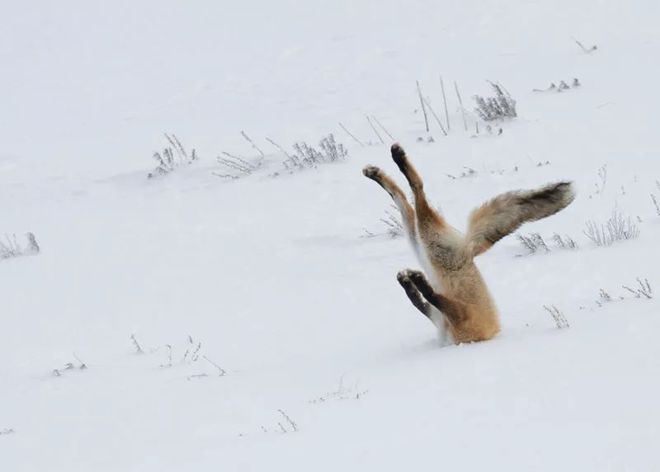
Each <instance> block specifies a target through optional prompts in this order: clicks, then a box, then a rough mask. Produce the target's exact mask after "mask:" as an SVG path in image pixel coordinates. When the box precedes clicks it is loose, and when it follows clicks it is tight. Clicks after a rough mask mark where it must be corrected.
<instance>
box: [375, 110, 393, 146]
mask: <svg viewBox="0 0 660 472" xmlns="http://www.w3.org/2000/svg"><path fill="white" fill-rule="evenodd" d="M371 119H372V120H374V121H375V122H376V124H377V125H378V126H379V127H380V129H382V130H383V131H384V132H385V134H386V135H388V136H389V137H390V139H391V140H392V141H395V139H394V136H392V135H391V134H390V132H389V131H387V129H385V127H384V126H383V125H382V124H381V122H380V121H378V118H376V117H375V116H372V117H371Z"/></svg>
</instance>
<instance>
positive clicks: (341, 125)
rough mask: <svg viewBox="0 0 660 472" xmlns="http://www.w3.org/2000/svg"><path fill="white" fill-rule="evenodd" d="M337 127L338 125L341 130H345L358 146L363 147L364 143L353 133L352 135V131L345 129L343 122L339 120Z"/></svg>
mask: <svg viewBox="0 0 660 472" xmlns="http://www.w3.org/2000/svg"><path fill="white" fill-rule="evenodd" d="M339 127H340V128H341V129H343V130H344V131H345V132H346V134H347V135H349V136H350V137H351V138H353V140H354V141H355V142H356V143H358V144H359V145H360V146H362V147H364V144H362V141H360V140H359V139H358V138H356V137H355V135H354V134H353V133H351V132H350V131H349V130H348V129H346V126H344V125H343V124H341V122H340V123H339Z"/></svg>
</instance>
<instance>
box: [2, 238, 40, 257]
mask: <svg viewBox="0 0 660 472" xmlns="http://www.w3.org/2000/svg"><path fill="white" fill-rule="evenodd" d="M25 237H26V238H27V244H26V245H25V246H23V245H21V244H20V243H19V242H18V239H17V238H16V235H15V234H12V235H11V236H9V235H8V234H6V235H5V237H4V240H3V239H1V238H0V259H9V258H12V257H19V256H29V255H33V254H38V253H39V250H40V248H39V244H38V243H37V238H36V237H35V236H34V234H33V233H27V234H26V235H25Z"/></svg>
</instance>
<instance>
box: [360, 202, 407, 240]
mask: <svg viewBox="0 0 660 472" xmlns="http://www.w3.org/2000/svg"><path fill="white" fill-rule="evenodd" d="M394 208H395V209H396V207H394ZM397 211H398V210H397ZM385 215H386V216H385V218H381V219H380V221H381V222H382V223H383V224H384V225H385V231H383V232H377V233H374V232H372V231H369V230H367V229H365V230H364V232H365V234H364V237H366V238H374V237H376V236H379V235H387V236H389V237H390V238H392V239H395V238H399V237H401V236H403V234H404V230H403V224H402V223H401V218H400V217H399V215H398V214H395V213H393V212H391V211H389V210H386V211H385Z"/></svg>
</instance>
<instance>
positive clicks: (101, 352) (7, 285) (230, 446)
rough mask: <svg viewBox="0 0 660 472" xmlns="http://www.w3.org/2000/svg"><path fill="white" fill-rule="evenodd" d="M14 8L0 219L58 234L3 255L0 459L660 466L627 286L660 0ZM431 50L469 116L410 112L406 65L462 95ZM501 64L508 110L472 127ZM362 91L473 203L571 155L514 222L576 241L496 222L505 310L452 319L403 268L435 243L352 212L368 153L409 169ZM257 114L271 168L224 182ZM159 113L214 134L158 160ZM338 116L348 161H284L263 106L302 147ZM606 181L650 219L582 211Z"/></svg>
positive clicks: (380, 208)
mask: <svg viewBox="0 0 660 472" xmlns="http://www.w3.org/2000/svg"><path fill="white" fill-rule="evenodd" d="M2 17H3V27H2V28H1V29H0V62H1V63H2V65H3V73H2V74H0V90H2V91H3V94H2V95H3V99H2V106H1V107H0V135H1V136H2V141H1V142H2V146H0V209H1V213H0V237H2V236H3V235H4V234H10V235H11V234H14V233H16V235H17V238H19V240H21V238H23V235H24V234H25V233H27V232H29V231H30V232H33V233H34V234H35V236H36V238H37V241H38V242H39V244H40V247H41V252H40V253H39V254H37V255H30V256H24V257H16V258H10V259H4V260H0V323H1V326H2V329H1V330H0V359H2V362H0V470H7V471H67V472H70V471H77V470H80V471H91V470H93V471H152V470H153V471H156V470H158V471H164V470H167V471H169V470H172V471H174V470H182V469H184V468H185V469H189V470H197V471H206V470H214V471H216V470H223V471H225V470H226V471H262V470H287V471H326V470H327V471H337V470H379V471H381V472H384V471H401V470H415V469H425V470H426V469H438V470H442V469H447V470H483V469H489V470H539V471H556V470H575V471H586V470H599V471H650V470H657V469H660V459H659V457H658V452H657V442H658V438H659V437H660V426H659V424H660V408H658V401H657V399H658V395H659V394H660V381H659V380H658V372H659V371H660V343H659V342H658V340H657V339H656V333H657V331H658V329H659V328H660V318H659V315H660V314H659V313H658V301H657V295H656V297H655V298H652V299H650V300H647V299H645V298H644V297H642V298H635V297H634V296H633V295H632V294H631V293H629V292H628V291H627V290H625V289H624V288H623V287H622V286H623V285H625V286H629V287H631V288H632V287H635V286H636V285H637V282H636V278H637V277H639V278H641V279H648V281H649V283H650V285H651V287H652V288H653V289H656V290H660V270H659V269H658V252H657V249H656V244H657V241H658V238H659V236H660V215H658V214H657V213H656V210H655V207H654V206H653V202H652V201H651V197H650V195H651V194H652V193H653V194H655V195H656V197H657V198H660V184H658V183H657V182H658V180H660V163H659V162H658V156H659V152H660V133H659V132H658V118H657V117H658V104H659V103H660V101H659V98H660V93H659V91H658V84H659V83H660V67H658V65H657V60H656V58H657V57H658V54H659V53H660V30H658V28H657V19H658V18H660V6H659V4H658V3H657V2H652V1H649V0H645V1H642V0H641V1H637V2H629V3H628V4H626V5H625V7H624V6H622V5H621V4H619V3H617V2H602V1H596V0H593V1H577V2H576V1H564V0H560V1H555V2H528V1H523V0H510V1H508V2H499V1H492V0H489V1H486V0H482V1H475V0H467V1H462V2H448V1H444V0H443V1H438V0H435V1H430V0H408V1H406V2H401V1H393V0H384V1H380V2H370V1H367V0H338V1H336V2H332V3H329V2H320V1H316V2H314V1H309V2H298V1H294V0H281V1H278V2H266V1H256V0H252V1H244V2H212V1H199V2H177V1H170V0H168V1H160V2H156V1H153V0H142V1H139V2H128V1H126V2H123V1H117V2H105V3H98V2H83V1H79V0H71V1H64V2H57V3H54V2H46V1H34V2H14V3H13V4H7V5H4V6H3V14H2ZM572 38H576V39H578V40H579V41H580V42H582V43H583V44H584V45H585V46H586V47H590V46H591V45H594V44H595V45H597V46H598V48H597V50H596V51H594V52H592V53H589V54H587V53H584V52H583V51H582V50H581V49H580V48H579V47H578V45H577V44H576V43H575V42H574V40H573V39H572ZM440 75H442V77H443V80H444V83H445V88H446V92H447V98H448V100H449V111H450V118H451V132H450V135H449V136H447V137H445V136H443V135H442V133H441V132H440V130H439V129H438V127H437V125H436V123H435V121H433V120H432V121H431V132H430V134H431V135H432V136H433V138H434V139H435V142H434V143H426V142H422V143H419V142H417V138H418V137H420V136H421V137H424V138H426V137H427V136H428V134H427V133H426V132H425V130H424V123H423V118H422V116H421V112H419V111H418V110H417V109H418V108H419V101H418V97H417V90H416V85H415V82H416V81H417V80H419V81H420V83H421V86H422V90H423V92H424V94H425V95H427V96H428V97H429V100H430V102H431V104H432V105H433V107H434V109H435V111H436V112H437V113H438V115H440V117H441V118H442V119H444V107H443V106H442V95H441V92H440V82H439V76H440ZM574 77H577V78H579V80H580V82H581V83H582V85H581V87H579V88H575V89H571V90H567V91H564V92H561V93H557V92H544V93H535V92H532V89H534V88H545V87H547V86H548V85H549V84H550V82H554V83H556V84H558V83H559V81H560V80H565V81H567V82H568V83H570V81H571V80H572V79H573V78H574ZM486 80H492V81H497V82H500V83H502V84H503V85H504V86H505V87H506V88H507V89H508V90H509V91H510V92H511V94H512V96H513V97H514V98H515V99H516V100H517V102H518V115H519V117H518V118H517V119H515V120H512V121H507V122H504V123H502V124H501V125H496V126H501V127H502V128H503V133H502V135H501V136H496V135H489V134H488V133H487V132H486V131H485V124H484V123H481V124H480V127H481V133H480V135H479V136H478V137H474V138H472V137H471V136H472V135H473V134H474V118H473V116H474V114H473V113H471V112H472V108H473V101H472V99H471V96H472V95H474V94H480V95H490V94H491V90H490V88H489V85H488V83H487V82H486ZM454 81H456V82H457V83H458V85H459V87H460V89H461V93H462V96H463V101H464V103H465V104H466V108H468V110H469V111H470V118H469V120H470V131H469V132H467V133H466V132H465V131H464V130H463V124H462V118H461V113H460V109H459V107H458V102H457V100H456V98H455V94H454V89H453V82H454ZM365 115H370V116H375V117H377V118H378V120H379V121H380V122H381V123H383V125H384V126H385V127H386V128H387V129H388V131H390V132H391V133H392V134H393V135H394V137H395V138H396V139H397V140H399V141H400V142H401V144H402V145H403V147H404V148H405V149H406V150H407V151H408V154H409V155H410V157H411V159H412V161H413V163H414V164H415V165H416V166H417V167H418V169H419V171H420V173H421V175H422V176H423V177H424V179H425V185H426V189H427V193H428V195H429V197H430V198H431V200H432V201H433V202H434V203H436V204H438V205H439V206H440V207H441V208H442V211H443V214H444V215H445V216H446V217H447V219H448V220H449V222H450V223H452V224H453V225H455V226H457V227H458V228H460V229H464V228H465V224H466V219H467V215H468V213H469V211H470V210H471V209H472V208H473V207H475V206H476V205H478V204H480V203H481V202H483V201H484V200H486V199H488V198H490V197H492V196H495V195H496V194H498V193H500V192H503V191H507V190H512V189H518V188H533V187H535V186H538V185H541V184H544V183H546V182H550V181H555V180H559V179H569V180H573V181H574V182H575V184H576V187H577V191H578V196H577V199H576V201H575V202H574V203H573V204H572V205H571V206H570V207H568V208H567V209H566V210H564V211H562V212H561V213H559V214H557V215H555V216H552V217H550V218H548V219H545V220H542V221H539V222H536V223H533V224H529V225H526V226H524V227H523V228H521V230H520V233H522V234H529V233H531V232H538V233H540V234H541V235H542V236H543V237H544V238H545V240H546V241H548V242H550V241H551V237H552V235H553V233H560V234H561V235H565V234H567V235H569V236H571V237H572V238H573V239H575V240H576V241H577V242H578V244H579V248H578V249H577V250H559V249H555V248H554V246H553V245H551V247H552V251H551V252H550V253H547V254H545V253H538V254H534V255H529V256H523V257H516V256H518V255H521V254H525V250H524V248H523V247H522V245H521V244H520V243H519V242H518V241H517V240H516V238H515V236H510V237H508V238H506V239H504V240H502V241H500V242H499V243H498V244H497V245H496V246H495V247H493V248H492V249H491V250H490V251H489V252H487V253H486V254H484V255H482V256H480V257H479V259H478V266H479V268H480V269H481V271H482V273H483V276H484V278H485V279H486V281H487V282H488V284H489V288H490V290H491V293H492V294H493V296H494V298H495V300H496V302H497V305H498V307H499V309H500V312H501V322H502V332H501V334H500V335H499V336H498V337H497V338H496V339H494V340H491V341H488V342H483V343H477V344H471V345H458V346H448V347H442V348H441V347H440V346H439V342H438V339H437V337H436V332H435V329H434V327H433V325H432V324H431V323H429V321H428V320H426V319H424V317H423V316H422V315H420V314H419V313H418V312H416V310H415V309H414V308H413V307H412V305H411V304H410V302H409V301H408V300H407V298H406V297H405V294H404V293H403V291H402V290H401V288H400V287H399V286H398V284H397V282H396V273H397V272H398V271H399V270H401V269H404V268H407V267H412V268H417V267H418V263H417V262H416V260H415V257H414V255H413V253H412V251H411V249H410V247H409V245H408V244H407V242H406V241H405V239H404V238H398V239H390V238H389V237H387V236H384V235H383V236H377V237H373V238H365V237H363V235H364V234H365V233H364V229H367V230H369V231H372V232H384V231H385V230H386V227H385V225H384V224H383V223H381V222H380V221H379V219H380V218H381V217H384V216H385V211H386V210H387V209H389V208H390V205H391V200H390V199H389V197H388V195H387V194H386V193H385V192H384V191H383V190H382V189H380V188H379V187H378V186H377V185H375V184H374V183H373V182H370V181H368V180H367V179H365V178H364V176H362V173H361V169H362V167H363V166H364V165H366V164H374V165H378V166H380V167H382V168H383V169H384V170H385V171H386V172H388V173H389V174H390V175H392V176H393V177H394V178H395V179H396V180H397V181H398V182H400V183H401V185H403V184H404V182H405V180H404V179H403V177H402V176H401V175H400V173H399V172H398V171H397V170H396V166H394V165H393V163H392V162H391V159H390V157H389V149H388V146H387V144H389V139H388V141H387V142H386V144H380V142H379V141H378V139H377V138H376V136H375V135H374V134H373V132H372V131H371V129H370V127H369V124H368V123H367V121H366V118H365ZM338 122H342V123H343V124H344V125H345V126H346V127H347V128H348V129H349V130H350V131H351V132H353V133H354V134H355V135H357V136H358V137H359V138H360V139H361V140H362V141H364V142H372V143H373V145H368V146H365V147H360V146H359V145H357V144H356V143H355V142H354V141H353V140H352V139H351V138H350V137H349V136H347V135H346V134H345V133H344V132H343V131H342V130H341V128H340V127H339V126H338ZM241 130H244V131H245V132H246V133H247V134H248V135H249V136H250V137H251V138H252V139H253V140H254V141H255V143H257V145H258V146H259V147H260V148H261V149H263V150H264V152H266V154H267V156H266V160H267V168H266V169H263V170H261V171H259V172H257V173H255V174H254V175H251V176H248V177H246V178H243V179H239V180H235V181H226V180H223V179H221V178H219V177H217V176H215V175H213V172H217V171H218V170H219V169H218V167H217V165H216V161H215V157H216V156H218V155H220V154H221V152H222V151H226V152H230V153H232V154H238V155H242V156H244V157H246V158H249V159H254V158H256V157H257V153H256V152H255V151H254V150H253V149H252V148H251V146H250V145H249V144H248V143H247V142H246V141H245V140H244V139H243V138H242V136H241V134H240V131H241ZM163 132H167V133H175V134H176V135H177V136H178V137H179V139H180V140H181V141H182V142H183V144H184V146H186V147H187V148H193V147H194V148H195V149H196V150H197V152H198V154H199V156H200V159H199V161H198V162H196V163H193V164H191V165H190V166H183V167H181V168H179V169H177V170H176V171H174V172H172V173H171V174H169V175H167V176H164V177H162V178H157V179H147V178H146V176H147V174H148V173H149V172H150V171H152V170H153V168H154V166H155V164H154V162H153V161H152V160H151V159H150V158H151V155H152V154H153V152H154V151H157V150H161V149H162V148H163V147H164V146H165V145H166V142H165V139H164V138H163V134H162V133H163ZM329 133H333V134H334V135H335V137H336V139H337V140H338V141H339V142H341V143H343V144H344V145H345V146H346V147H347V148H348V150H349V157H348V159H347V160H346V161H345V162H341V163H335V164H327V165H322V166H319V167H318V168H317V169H311V170H307V171H304V172H300V173H295V174H293V175H289V174H286V173H282V175H280V176H279V177H276V178H271V177H269V175H270V174H272V173H273V172H276V171H281V170H282V169H281V167H280V162H281V161H282V160H283V159H284V156H283V155H282V154H281V153H280V152H278V151H277V149H275V148H274V147H273V146H272V145H270V144H269V143H268V142H267V141H266V138H267V137H268V138H271V139H273V140H274V141H276V142H277V143H279V144H280V145H282V146H283V147H285V148H286V149H287V150H288V151H289V152H290V149H291V145H292V144H294V143H295V142H299V141H306V142H308V143H309V144H313V145H315V144H316V143H317V142H318V141H319V139H320V138H322V137H323V136H326V135H327V134H329ZM546 162H549V164H547V165H545V163H546ZM539 163H540V164H543V165H539ZM603 166H606V169H607V178H606V181H605V185H604V187H603V189H602V191H597V190H598V188H597V186H596V184H599V185H600V184H601V180H600V178H599V176H598V172H599V169H600V168H601V167H603ZM466 168H469V169H474V171H476V173H475V174H474V175H472V176H469V177H465V178H455V179H453V178H451V177H448V175H447V174H450V175H452V176H455V177H458V176H460V174H461V173H462V172H464V171H466ZM614 208H617V209H618V210H619V211H621V212H622V214H624V215H626V216H630V217H631V218H632V221H633V222H635V223H636V224H637V225H638V226H639V229H640V235H639V237H638V238H637V239H633V240H629V241H620V242H616V243H615V244H613V245H612V246H610V247H596V246H595V245H594V244H593V243H591V242H590V241H589V240H588V239H587V238H586V237H585V236H584V235H583V232H582V231H583V229H584V228H585V223H586V222H587V221H588V220H595V221H599V222H604V221H605V220H606V219H607V218H608V217H609V216H610V215H611V213H612V210H613V209H614ZM601 289H603V290H605V291H606V292H607V293H609V294H610V295H611V297H612V298H613V300H612V301H611V302H605V303H600V305H601V306H599V304H598V303H597V302H600V298H599V291H600V290H601ZM619 297H623V299H619ZM544 305H547V306H550V305H554V306H556V307H557V308H558V309H560V310H561V311H562V312H563V313H564V315H565V316H566V318H567V320H568V322H569V323H570V327H569V328H566V329H557V328H556V327H555V324H554V321H553V320H552V318H551V316H550V315H549V314H548V313H547V312H546V311H545V310H544V308H543V306H544ZM131 335H134V336H135V339H137V341H138V342H139V344H140V345H141V347H142V348H143V350H144V351H145V353H144V354H136V352H135V351H136V350H135V347H134V345H133V342H132V340H131V338H130V337H131ZM189 337H190V338H191V339H192V343H191V342H190V340H189ZM199 342H201V347H200V348H199V351H198V352H197V353H196V354H194V353H193V351H194V350H195V349H196V348H197V346H198V344H197V343H199ZM167 345H169V346H170V348H168V347H167ZM170 349H171V365H170V358H169V357H170V356H169V354H168V353H169V352H170ZM187 350H188V354H187V355H186V354H185V353H186V351H187ZM76 357H77V358H78V359H76ZM207 359H208V360H207ZM209 361H210V362H209ZM80 362H84V363H85V365H86V367H87V368H86V369H79V368H78V367H79V364H80ZM67 363H72V364H73V367H74V368H73V369H65V365H66V364H67ZM212 363H214V364H217V366H220V367H221V368H222V369H225V370H226V375H224V376H220V375H219V374H220V370H219V369H218V367H216V366H215V365H213V364H212ZM56 369H57V373H59V375H57V373H55V370H56ZM280 410H281V411H282V412H284V414H283V413H282V412H280ZM285 415H286V416H285ZM287 416H288V418H289V419H290V420H291V421H293V422H294V423H295V426H294V425H293V424H291V423H290V422H289V419H287V418H286V417H287Z"/></svg>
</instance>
